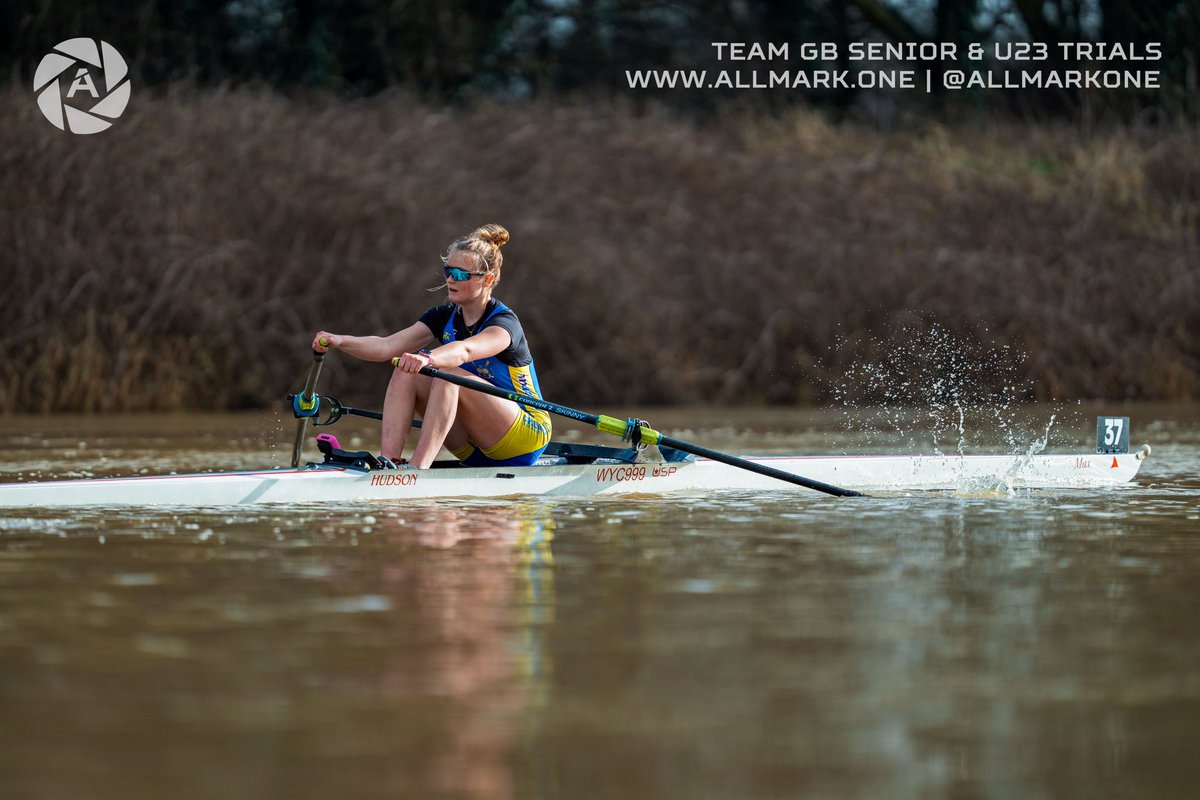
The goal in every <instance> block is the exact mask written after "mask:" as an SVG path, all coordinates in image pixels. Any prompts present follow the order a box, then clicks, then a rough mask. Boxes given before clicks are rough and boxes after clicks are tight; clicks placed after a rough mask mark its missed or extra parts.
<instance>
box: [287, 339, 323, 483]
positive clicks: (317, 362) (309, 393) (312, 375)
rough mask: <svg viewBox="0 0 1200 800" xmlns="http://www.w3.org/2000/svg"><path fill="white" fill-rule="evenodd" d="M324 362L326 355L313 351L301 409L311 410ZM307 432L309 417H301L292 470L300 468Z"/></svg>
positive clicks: (300, 400)
mask: <svg viewBox="0 0 1200 800" xmlns="http://www.w3.org/2000/svg"><path fill="white" fill-rule="evenodd" d="M324 360H325V354H324V353H318V352H316V351H315V350H314V351H313V363H312V366H311V367H309V368H308V380H306V381H305V382H304V391H302V392H301V393H300V397H299V398H298V403H299V406H300V407H301V408H311V404H312V401H313V396H314V395H315V394H316V391H317V379H318V378H319V377H321V362H322V361H324ZM307 430H308V417H300V420H299V424H298V425H297V426H296V441H295V443H294V444H293V445H292V469H296V468H297V467H299V466H300V456H301V455H303V453H304V433H305V431H307Z"/></svg>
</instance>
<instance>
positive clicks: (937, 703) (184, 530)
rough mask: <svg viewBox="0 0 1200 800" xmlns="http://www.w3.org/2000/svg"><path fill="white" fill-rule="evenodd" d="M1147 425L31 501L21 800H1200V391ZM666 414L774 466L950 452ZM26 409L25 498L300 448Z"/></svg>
mask: <svg viewBox="0 0 1200 800" xmlns="http://www.w3.org/2000/svg"><path fill="white" fill-rule="evenodd" d="M1116 410H1117V411H1119V412H1120V413H1122V414H1128V415H1129V416H1131V417H1132V418H1133V425H1134V433H1133V444H1134V445H1135V446H1136V445H1140V444H1141V443H1142V442H1150V443H1151V444H1152V445H1153V447H1154V454H1153V456H1152V457H1151V458H1150V459H1149V460H1148V461H1147V462H1146V463H1145V465H1144V466H1143V468H1142V472H1141V474H1140V475H1139V477H1138V479H1137V481H1136V482H1135V483H1134V484H1132V485H1129V486H1125V487H1120V488H1117V489H1107V490H1090V491H1036V492H1018V493H1016V494H1004V493H996V494H983V495H981V494H955V493H928V494H915V495H911V496H891V497H885V498H875V499H871V500H864V501H846V500H836V499H832V498H828V497H825V496H823V495H815V494H811V493H807V492H805V491H803V490H798V491H794V492H793V491H789V492H783V493H744V492H742V493H720V492H718V493H710V494H704V495H699V494H693V495H685V496H682V497H665V498H664V497H632V498H630V497H625V498H602V497H601V498H583V499H537V498H531V499H515V500H502V501H495V500H488V501H473V500H469V499H468V500H454V501H440V502H425V503H420V504H400V503H378V504H355V505H328V504H321V503H311V504H297V505H290V506H276V507H254V508H249V509H235V508H220V509H194V510H171V511H161V510H160V511H145V510H141V511H139V510H112V509H78V510H75V511H70V512H64V511H53V512H48V511H29V510H19V511H15V512H14V511H4V512H0V797H4V798H13V799H14V800H16V799H17V798H21V799H24V798H30V799H40V798H47V799H48V798H105V799H107V798H113V799H114V800H116V798H120V800H142V799H143V798H145V799H147V800H149V799H150V798H154V800H159V799H160V798H178V799H182V800H190V799H191V798H196V799H197V800H199V799H200V798H221V799H222V800H241V799H242V798H245V799H246V800H251V799H253V800H264V799H265V798H288V799H289V800H294V799H295V798H330V797H336V798H338V799H339V800H351V799H352V798H384V797H387V798H647V799H648V800H649V799H650V798H654V799H655V800H657V799H658V798H737V799H738V800H741V799H742V798H794V797H830V798H882V797H889V798H891V797H899V798H909V797H911V798H931V797H987V798H1043V797H1047V798H1048V797H1056V798H1057V797H1080V798H1085V797H1086V798H1097V797H1129V798H1135V797H1136V798H1143V797H1156V798H1173V797H1179V798H1185V797H1188V798H1190V797H1196V796H1200V757H1197V753H1198V752H1200V750H1198V748H1200V477H1198V476H1200V410H1198V409H1196V408H1195V407H1181V406H1174V407H1168V406H1130V407H1126V406H1122V407H1120V408H1118V409H1116ZM1049 413H1050V411H1049V410H1047V409H1041V408H1033V409H1025V410H1022V411H1020V412H1019V414H1020V415H1021V416H1022V418H1023V419H1024V420H1025V421H1026V422H1027V423H1028V427H1029V429H1030V430H1037V429H1039V427H1041V426H1043V425H1044V423H1045V420H1046V418H1047V417H1048V416H1049ZM1092 414H1093V410H1092V409H1079V410H1074V411H1072V412H1071V413H1069V414H1066V415H1063V414H1061V412H1060V413H1059V419H1060V422H1059V423H1058V427H1057V429H1056V430H1057V431H1058V432H1059V433H1058V434H1057V435H1058V441H1055V439H1054V438H1053V437H1052V440H1051V448H1052V449H1055V448H1057V449H1059V450H1061V451H1064V452H1065V451H1070V450H1080V451H1086V450H1087V449H1088V448H1089V447H1090V445H1091V443H1092V437H1093V434H1094V423H1093V422H1092V416H1091V415H1092ZM643 415H644V416H649V417H650V418H651V419H652V420H653V421H654V422H655V424H656V427H659V428H660V429H663V430H665V431H668V432H673V433H675V434H676V435H679V436H680V437H681V438H688V439H691V440H693V441H697V442H702V443H704V444H707V445H709V446H713V447H718V448H724V449H728V450H730V451H733V452H738V453H763V452H776V453H782V452H810V453H815V452H843V451H846V452H859V451H863V450H870V449H881V448H882V449H885V450H888V451H897V450H899V451H904V450H905V449H907V448H910V447H919V446H920V445H921V444H922V442H921V441H920V440H921V439H922V436H923V435H924V434H923V433H922V432H921V431H919V430H918V431H913V432H907V433H904V434H898V433H895V432H892V433H889V434H865V433H862V432H856V431H847V430H845V428H844V426H843V424H842V421H843V420H842V417H841V416H840V415H838V414H833V413H829V412H818V411H804V410H788V411H782V410H757V411H746V410H737V411H730V410H721V411H694V410H651V411H645V412H643ZM2 422H3V424H2V425H0V480H2V481H13V480H27V479H37V478H43V479H44V478H52V477H81V476H89V475H118V474H137V473H140V472H147V473H158V472H171V471H176V472H186V471H207V470H216V469H229V468H232V469H241V468H257V467H263V466H273V465H283V464H284V463H286V462H287V460H288V458H289V457H290V447H291V444H290V437H291V433H292V423H291V421H290V420H289V419H285V418H284V417H283V416H282V415H279V414H273V413H265V414H247V415H223V416H214V415H209V416H169V417H163V416H137V417H117V418H105V417H93V418H65V417H50V418H27V417H7V418H3V420H2ZM560 430H561V431H562V432H563V433H565V434H566V435H568V436H576V437H578V438H579V439H581V440H583V439H586V440H594V441H601V440H600V439H598V438H596V437H593V436H589V435H588V434H586V433H584V432H581V431H579V430H576V431H574V432H571V431H570V429H569V427H568V426H566V425H563V426H561V427H560ZM337 432H338V434H339V435H340V436H341V437H342V438H343V441H347V442H352V441H355V440H357V441H358V442H359V443H360V444H361V446H363V447H373V446H374V439H373V437H374V432H373V429H372V428H371V423H369V422H357V421H347V422H345V423H343V424H342V425H340V426H339V429H338V431H337ZM984 438H986V437H984ZM983 444H984V445H987V444H988V442H984V443H983ZM993 444H994V443H993ZM943 446H945V445H943ZM925 449H928V448H925ZM309 452H310V454H311V453H312V449H311V448H310V450H309Z"/></svg>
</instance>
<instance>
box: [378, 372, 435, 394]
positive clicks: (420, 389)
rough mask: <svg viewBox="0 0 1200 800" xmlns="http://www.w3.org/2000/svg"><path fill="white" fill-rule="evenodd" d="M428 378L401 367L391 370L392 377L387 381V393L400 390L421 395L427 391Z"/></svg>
mask: <svg viewBox="0 0 1200 800" xmlns="http://www.w3.org/2000/svg"><path fill="white" fill-rule="evenodd" d="M429 380H430V379H429V378H427V377H425V376H424V375H418V374H414V373H412V372H405V371H404V370H401V369H396V370H392V377H391V379H390V380H389V381H388V389H387V390H388V394H392V393H394V392H402V393H412V394H413V395H414V396H415V397H421V396H423V395H424V394H426V393H427V392H428V387H429Z"/></svg>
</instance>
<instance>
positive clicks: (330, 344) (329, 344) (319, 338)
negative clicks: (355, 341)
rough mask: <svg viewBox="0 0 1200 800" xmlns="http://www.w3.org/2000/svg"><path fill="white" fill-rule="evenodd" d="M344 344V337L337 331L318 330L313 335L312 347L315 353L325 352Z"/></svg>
mask: <svg viewBox="0 0 1200 800" xmlns="http://www.w3.org/2000/svg"><path fill="white" fill-rule="evenodd" d="M341 346H342V337H340V336H338V335H337V334H336V333H329V332H328V331H318V332H317V335H316V336H314V337H313V343H312V349H313V352H314V353H325V352H328V351H329V350H330V349H337V348H338V347H341Z"/></svg>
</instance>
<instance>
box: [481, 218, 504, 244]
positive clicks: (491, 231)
mask: <svg viewBox="0 0 1200 800" xmlns="http://www.w3.org/2000/svg"><path fill="white" fill-rule="evenodd" d="M473 235H474V236H477V237H479V238H480V239H482V240H483V241H485V242H487V243H489V244H494V245H495V246H496V247H503V246H504V245H505V244H507V243H508V239H509V236H508V230H507V229H506V228H505V227H504V226H503V225H497V224H496V223H494V222H492V223H489V224H487V225H484V226H483V227H480V228H476V229H475V233H474V234H473Z"/></svg>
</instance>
